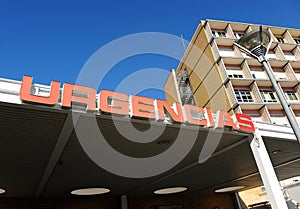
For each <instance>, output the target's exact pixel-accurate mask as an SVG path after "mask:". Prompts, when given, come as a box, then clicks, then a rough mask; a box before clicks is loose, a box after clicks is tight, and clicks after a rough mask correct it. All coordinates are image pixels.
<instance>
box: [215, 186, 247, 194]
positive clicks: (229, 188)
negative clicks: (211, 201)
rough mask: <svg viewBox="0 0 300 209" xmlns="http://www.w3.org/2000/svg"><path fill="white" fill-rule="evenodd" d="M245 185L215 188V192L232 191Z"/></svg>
mask: <svg viewBox="0 0 300 209" xmlns="http://www.w3.org/2000/svg"><path fill="white" fill-rule="evenodd" d="M244 187H245V186H232V187H226V188H222V189H217V190H216V191H215V192H218V193H220V192H233V191H237V190H239V189H243V188H244Z"/></svg>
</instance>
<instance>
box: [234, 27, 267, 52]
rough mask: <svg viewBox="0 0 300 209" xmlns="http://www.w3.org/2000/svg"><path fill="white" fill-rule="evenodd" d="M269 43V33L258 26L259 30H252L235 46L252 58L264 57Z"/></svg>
mask: <svg viewBox="0 0 300 209" xmlns="http://www.w3.org/2000/svg"><path fill="white" fill-rule="evenodd" d="M270 42H271V35H270V33H269V32H268V31H267V30H266V29H263V28H262V27H261V26H260V28H259V29H256V30H253V31H251V32H250V33H247V34H246V35H245V36H244V37H242V38H240V39H239V40H238V41H237V42H236V43H235V45H237V46H238V47H239V48H241V49H242V50H244V51H246V53H248V54H250V55H252V56H254V57H260V56H262V55H266V53H267V51H268V48H269V45H270Z"/></svg>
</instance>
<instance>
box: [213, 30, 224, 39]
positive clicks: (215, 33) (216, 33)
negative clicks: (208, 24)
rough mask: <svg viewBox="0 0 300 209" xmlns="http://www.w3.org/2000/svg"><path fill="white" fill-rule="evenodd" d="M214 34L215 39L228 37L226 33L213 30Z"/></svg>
mask: <svg viewBox="0 0 300 209" xmlns="http://www.w3.org/2000/svg"><path fill="white" fill-rule="evenodd" d="M212 33H213V35H214V37H226V32H225V31H217V30H213V31H212Z"/></svg>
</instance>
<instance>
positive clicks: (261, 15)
mask: <svg viewBox="0 0 300 209" xmlns="http://www.w3.org/2000/svg"><path fill="white" fill-rule="evenodd" d="M284 5H289V6H286V7H284V6H283V1H272V2H271V1H257V0H252V1H249V2H247V1H221V0H215V1H210V0H209V1H207V2H205V1H190V0H186V1H177V0H172V1H169V0H165V1H163V0H160V1H157V0H152V1H148V0H147V1H143V0H139V1H138V0H130V1H125V0H124V1H121V0H119V1H116V0H111V1H100V0H99V1H96V0H81V1H79V0H73V1H71V0H69V1H66V0H62V1H58V0H51V1H50V0H39V1H38V0H36V1H33V0H0V23H1V33H0V77H1V78H9V79H15V80H21V79H22V76H23V75H24V74H25V75H31V76H33V77H34V82H37V83H42V84H47V85H48V84H50V81H51V80H58V81H61V82H69V83H75V82H76V80H77V78H78V75H79V72H80V71H81V70H82V68H83V66H84V65H85V63H86V62H87V61H88V59H89V58H90V57H91V56H92V55H93V54H94V53H95V52H97V50H99V49H101V48H102V47H103V46H105V45H106V44H109V43H110V42H112V41H114V40H116V39H118V38H121V37H123V36H126V35H130V34H134V33H141V32H162V33H167V34H172V35H175V36H178V37H180V36H183V37H184V38H185V39H187V40H190V39H191V37H192V35H193V33H194V31H195V29H196V27H197V25H198V23H199V21H200V20H205V19H216V20H225V21H236V22H246V23H254V24H264V25H274V26H282V27H291V28H298V29H300V21H299V1H298V0H287V1H284ZM179 47H182V52H183V51H184V50H183V46H179ZM120 50H121V49H120ZM177 64H178V60H176V59H174V58H170V57H167V56H162V55H155V54H147V53H145V54H142V55H138V56H133V57H131V58H127V59H124V60H121V61H120V62H119V63H118V64H116V65H115V66H114V67H112V69H110V73H109V74H108V75H107V76H106V77H105V79H103V80H102V81H103V82H101V85H100V86H99V88H101V89H112V90H114V89H117V87H118V85H119V83H121V82H122V81H124V80H126V79H127V78H128V76H130V75H132V74H134V73H135V72H138V71H140V70H143V69H160V70H163V71H165V72H169V71H170V69H172V68H176V66H177ZM100 68H101V66H100ZM100 71H101V69H100ZM153 72H155V70H154V71H153ZM99 73H101V72H99ZM166 74H167V73H165V74H162V75H159V76H158V78H157V82H158V84H157V85H156V86H155V88H156V90H155V89H148V90H143V91H140V90H137V92H130V91H129V92H126V93H139V94H142V95H145V96H150V97H155V98H156V97H158V98H163V97H164V93H163V92H162V86H163V82H164V80H165V75H166ZM95 76H96V75H95ZM133 78H135V77H134V76H133ZM151 79H154V76H152V77H151V76H150V77H149V76H145V77H144V78H143V77H142V78H138V79H136V78H135V79H133V80H132V81H130V83H131V84H134V85H137V86H138V85H141V84H143V83H144V82H145V81H148V82H149V81H151ZM127 82H128V81H127ZM138 88H139V87H137V89H138Z"/></svg>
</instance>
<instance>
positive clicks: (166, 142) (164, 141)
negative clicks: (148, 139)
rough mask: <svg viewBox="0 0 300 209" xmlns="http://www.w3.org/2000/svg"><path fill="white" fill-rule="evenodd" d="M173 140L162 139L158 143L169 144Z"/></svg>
mask: <svg viewBox="0 0 300 209" xmlns="http://www.w3.org/2000/svg"><path fill="white" fill-rule="evenodd" d="M170 143H171V142H170V141H168V140H162V141H158V142H157V144H162V145H168V144H170Z"/></svg>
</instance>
